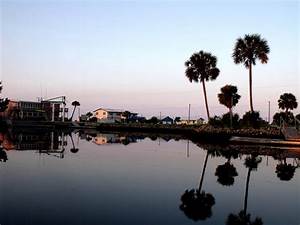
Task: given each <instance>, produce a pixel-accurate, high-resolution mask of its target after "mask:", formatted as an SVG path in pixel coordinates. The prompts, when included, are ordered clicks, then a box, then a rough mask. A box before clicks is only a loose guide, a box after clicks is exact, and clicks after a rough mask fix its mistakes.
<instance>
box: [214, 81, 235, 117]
mask: <svg viewBox="0 0 300 225" xmlns="http://www.w3.org/2000/svg"><path fill="white" fill-rule="evenodd" d="M237 91H238V89H237V87H236V86H233V85H229V84H227V85H225V86H224V87H222V88H221V93H219V94H218V99H219V102H220V104H222V105H225V106H226V107H227V108H228V109H229V113H230V115H231V116H232V107H233V106H236V104H237V103H238V102H239V99H240V98H241V96H240V95H239V94H238V93H237Z"/></svg>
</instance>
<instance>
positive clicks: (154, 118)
mask: <svg viewBox="0 0 300 225" xmlns="http://www.w3.org/2000/svg"><path fill="white" fill-rule="evenodd" d="M146 122H147V123H151V124H158V123H159V119H158V118H157V117H155V116H152V117H151V118H150V119H149V120H147V121H146Z"/></svg>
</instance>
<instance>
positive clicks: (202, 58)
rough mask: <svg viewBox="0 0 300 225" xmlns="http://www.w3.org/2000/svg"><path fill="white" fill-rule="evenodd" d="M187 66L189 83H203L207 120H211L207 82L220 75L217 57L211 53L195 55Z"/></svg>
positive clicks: (186, 73)
mask: <svg viewBox="0 0 300 225" xmlns="http://www.w3.org/2000/svg"><path fill="white" fill-rule="evenodd" d="M185 66H186V70H185V75H186V76H187V78H188V79H189V81H190V82H193V81H194V82H200V83H202V87H203V93H204V100H205V107H206V113H207V119H208V120H209V118H210V116H209V108H208V102H207V94H206V87H205V82H206V81H209V80H215V79H216V78H217V77H218V75H219V73H220V70H219V69H218V68H217V57H215V56H213V55H212V54H211V53H208V52H204V51H200V52H197V53H194V54H193V55H192V56H191V57H190V59H189V60H188V61H186V62H185Z"/></svg>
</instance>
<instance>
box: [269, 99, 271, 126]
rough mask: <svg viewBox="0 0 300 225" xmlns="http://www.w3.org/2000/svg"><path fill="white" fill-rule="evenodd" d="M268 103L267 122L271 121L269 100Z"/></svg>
mask: <svg viewBox="0 0 300 225" xmlns="http://www.w3.org/2000/svg"><path fill="white" fill-rule="evenodd" d="M268 105H269V107H268V122H269V123H270V122H271V114H270V109H271V107H270V101H268Z"/></svg>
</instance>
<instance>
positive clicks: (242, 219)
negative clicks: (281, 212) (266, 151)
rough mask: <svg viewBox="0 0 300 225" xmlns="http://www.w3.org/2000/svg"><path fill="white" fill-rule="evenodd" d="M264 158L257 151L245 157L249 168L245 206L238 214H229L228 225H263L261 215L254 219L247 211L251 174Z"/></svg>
mask: <svg viewBox="0 0 300 225" xmlns="http://www.w3.org/2000/svg"><path fill="white" fill-rule="evenodd" d="M261 161H262V159H261V157H259V156H258V154H257V153H252V154H251V155H250V156H247V157H246V159H245V163H244V165H245V166H246V168H248V173H247V179H246V190H245V198H244V208H243V209H242V210H241V211H240V212H239V213H238V214H233V213H231V214H229V216H228V218H227V221H226V224H227V225H262V224H263V221H262V219H261V218H260V217H256V218H255V219H254V220H252V219H251V214H250V213H247V206H248V204H247V203H248V192H249V182H250V175H251V172H252V171H256V170H257V167H258V164H259V163H261Z"/></svg>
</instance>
